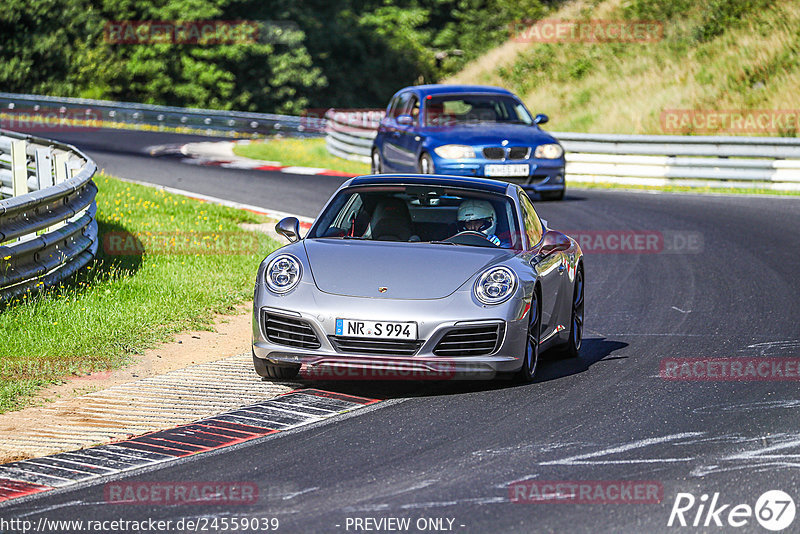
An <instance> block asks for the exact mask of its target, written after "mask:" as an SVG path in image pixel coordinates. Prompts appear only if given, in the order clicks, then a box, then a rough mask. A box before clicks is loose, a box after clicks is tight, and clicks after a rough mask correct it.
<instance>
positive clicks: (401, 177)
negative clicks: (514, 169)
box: [347, 174, 509, 194]
mask: <svg viewBox="0 0 800 534" xmlns="http://www.w3.org/2000/svg"><path fill="white" fill-rule="evenodd" d="M391 184H407V185H434V186H442V187H462V188H468V189H475V190H478V191H486V192H490V193H500V194H505V192H506V190H507V189H508V186H509V183H508V182H501V181H499V180H490V179H487V178H470V177H465V176H445V175H438V174H377V175H367V176H357V177H356V178H353V179H352V181H350V183H349V184H347V185H348V187H351V186H356V185H391Z"/></svg>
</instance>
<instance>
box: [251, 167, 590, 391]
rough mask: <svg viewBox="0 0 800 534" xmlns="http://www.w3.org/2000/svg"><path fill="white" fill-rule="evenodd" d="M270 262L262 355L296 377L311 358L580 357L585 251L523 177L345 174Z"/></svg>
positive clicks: (425, 364) (290, 227)
mask: <svg viewBox="0 0 800 534" xmlns="http://www.w3.org/2000/svg"><path fill="white" fill-rule="evenodd" d="M276 231H277V232H278V233H280V234H282V235H283V236H285V237H286V238H288V239H289V240H290V241H291V244H289V245H287V246H284V247H282V248H280V249H278V250H276V251H275V252H273V253H272V254H270V255H269V256H267V258H266V259H264V261H263V262H262V263H261V265H260V267H259V269H258V275H257V277H256V286H255V297H254V304H253V363H254V366H255V370H256V372H257V373H258V374H259V375H261V376H264V377H272V378H291V377H294V376H296V375H297V373H298V371H299V370H300V368H301V364H305V365H306V369H307V370H309V371H310V376H312V377H313V376H323V375H324V374H325V373H315V371H319V370H325V369H329V370H330V369H361V370H363V369H372V370H381V369H389V370H391V369H393V370H404V371H407V372H408V373H409V375H407V376H416V377H420V378H424V377H434V378H435V377H440V378H450V377H459V376H469V377H472V378H492V377H494V376H496V374H497V373H511V372H514V373H518V375H519V376H520V377H521V378H522V379H524V380H531V379H532V378H533V377H534V374H535V372H536V368H537V362H538V360H539V352H540V350H545V349H547V348H550V347H557V348H558V349H559V350H561V351H562V352H563V353H564V354H566V355H570V356H576V355H577V354H578V351H579V349H580V346H581V339H582V334H583V318H584V304H583V298H584V297H583V296H584V288H583V286H584V274H583V254H582V252H581V249H580V247H579V245H578V243H577V242H576V241H575V240H573V239H571V238H569V237H567V236H566V235H564V234H562V233H559V232H556V231H553V230H549V229H548V228H547V226H546V222H544V221H542V220H541V219H540V218H539V216H538V215H537V213H536V210H535V209H534V206H533V204H532V203H531V201H530V199H529V198H528V195H527V194H526V193H525V192H524V190H523V189H522V188H521V187H519V186H518V185H515V184H509V183H506V182H501V181H496V180H487V179H480V178H463V177H454V176H433V175H429V176H420V175H379V176H361V177H357V178H352V179H350V180H348V181H347V182H345V183H344V184H343V185H342V186H341V187H340V188H339V189H338V190H337V191H336V192H335V193H334V195H333V196H332V197H331V199H330V200H329V201H328V203H327V205H326V206H325V208H324V209H323V210H322V212H321V214H320V215H319V216H318V217H317V219H316V220H315V222H314V223H313V225H312V226H311V229H310V230H309V232H308V235H307V236H306V237H305V238H304V239H300V235H299V224H298V220H297V219H296V218H293V217H289V218H286V219H283V220H282V221H280V222H279V223H278V224H277V226H276Z"/></svg>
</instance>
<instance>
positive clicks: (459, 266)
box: [303, 239, 513, 299]
mask: <svg viewBox="0 0 800 534" xmlns="http://www.w3.org/2000/svg"><path fill="white" fill-rule="evenodd" d="M303 243H304V246H305V250H306V255H307V257H308V262H309V265H310V267H311V271H312V275H313V277H314V283H315V284H316V286H317V288H319V290H320V291H324V292H325V293H331V294H334V295H344V296H350V297H368V298H386V299H439V298H444V297H446V296H448V295H450V294H452V293H453V292H455V291H456V290H457V289H458V288H459V287H461V286H462V285H463V284H464V282H466V281H468V280H469V279H470V278H471V277H472V276H473V275H474V274H476V273H477V272H478V271H481V270H483V269H484V268H486V267H489V266H490V265H493V264H495V263H499V262H502V261H504V260H506V259H508V258H510V257H512V256H513V253H512V252H510V251H508V250H502V249H494V248H483V247H468V246H454V245H431V244H429V243H392V242H383V241H381V242H376V241H363V242H362V241H339V240H327V239H307V240H304V241H303Z"/></svg>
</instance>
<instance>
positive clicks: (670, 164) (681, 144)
mask: <svg viewBox="0 0 800 534" xmlns="http://www.w3.org/2000/svg"><path fill="white" fill-rule="evenodd" d="M382 117H383V114H382V113H377V112H376V113H371V114H369V113H364V112H359V113H348V112H342V111H336V110H330V111H329V112H328V113H327V114H326V118H327V119H328V123H327V127H326V144H327V147H328V151H329V152H330V153H331V154H333V155H334V156H338V157H342V158H345V159H352V160H359V161H363V162H365V163H369V160H370V152H371V147H372V140H373V139H374V138H375V130H376V129H377V127H378V124H379V122H380V120H381V118H382ZM552 134H553V135H554V136H555V137H556V138H557V139H558V140H559V142H560V143H561V144H562V145H563V147H564V150H565V151H566V160H567V166H566V174H567V180H568V181H573V182H611V183H623V184H639V185H668V184H674V185H688V186H702V187H706V186H712V187H713V186H717V187H719V186H725V187H753V186H754V185H755V186H756V187H759V188H771V189H775V190H800V139H797V138H791V137H738V136H683V135H617V134H586V133H571V132H552Z"/></svg>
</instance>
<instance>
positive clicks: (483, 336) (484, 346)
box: [433, 324, 503, 356]
mask: <svg viewBox="0 0 800 534" xmlns="http://www.w3.org/2000/svg"><path fill="white" fill-rule="evenodd" d="M502 334H503V325H501V324H492V325H486V326H465V327H461V328H455V329H453V330H451V331H449V332H448V333H446V334H445V335H444V337H443V338H442V339H441V341H439V343H437V344H436V347H434V349H433V353H434V354H435V355H437V356H483V355H486V354H491V353H493V352H494V351H496V350H497V349H498V348H500V342H501V341H502V339H503V336H502Z"/></svg>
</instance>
